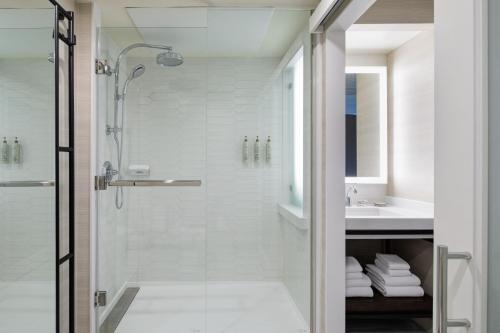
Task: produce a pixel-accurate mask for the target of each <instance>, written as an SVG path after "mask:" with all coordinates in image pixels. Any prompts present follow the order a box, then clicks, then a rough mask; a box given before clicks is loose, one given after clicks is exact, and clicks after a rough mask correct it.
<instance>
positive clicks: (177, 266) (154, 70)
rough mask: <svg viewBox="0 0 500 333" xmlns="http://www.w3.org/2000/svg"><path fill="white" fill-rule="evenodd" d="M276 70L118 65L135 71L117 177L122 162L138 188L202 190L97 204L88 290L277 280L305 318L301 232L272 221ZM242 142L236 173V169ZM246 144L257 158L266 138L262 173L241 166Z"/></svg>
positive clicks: (247, 64)
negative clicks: (141, 172) (143, 181)
mask: <svg viewBox="0 0 500 333" xmlns="http://www.w3.org/2000/svg"><path fill="white" fill-rule="evenodd" d="M108 43H109V41H108ZM110 49H113V47H112V46H110ZM110 53H111V54H114V53H116V52H113V51H111V52H110ZM279 61H280V59H277V58H250V59H242V58H220V59H216V58H187V59H186V60H185V63H184V64H183V65H182V66H179V67H175V68H166V69H163V68H159V67H158V66H157V65H156V62H155V60H154V58H133V57H129V58H128V59H127V62H128V63H127V68H128V70H130V68H131V67H133V66H134V65H136V64H138V63H142V64H144V65H146V72H145V74H144V75H143V76H141V77H140V78H138V79H136V80H134V81H133V82H132V83H131V84H130V86H129V92H128V95H127V100H126V117H125V135H126V139H125V149H124V161H123V168H124V169H123V170H124V175H125V176H126V177H132V176H131V175H128V174H127V171H126V170H127V167H128V165H130V164H147V165H149V166H150V167H151V175H150V177H149V178H150V179H201V180H202V182H203V185H202V186H201V187H189V188H178V187H177V188H132V189H125V204H124V207H123V208H122V210H120V211H117V210H116V209H115V208H114V191H107V192H103V193H101V194H100V196H101V199H100V206H101V207H102V209H101V213H100V222H99V224H100V231H99V237H100V238H101V239H100V241H99V244H100V249H99V253H100V254H99V261H100V265H99V267H100V272H99V279H100V281H99V284H100V285H101V286H103V288H104V289H105V290H107V291H108V293H110V296H111V297H113V296H114V295H116V292H117V291H118V290H119V288H120V287H121V286H122V285H123V283H125V282H126V281H129V282H134V281H137V282H142V283H144V282H148V281H149V282H156V281H158V282H163V281H205V280H209V281H258V280H286V281H285V282H286V286H287V287H288V288H289V289H294V290H291V292H290V293H291V295H292V297H293V299H294V301H295V302H296V303H300V304H299V305H298V306H299V308H300V310H301V312H302V315H303V316H304V317H308V306H309V301H308V292H309V289H308V288H309V287H308V286H309V280H308V278H307V274H309V257H308V254H309V248H308V246H309V236H308V235H309V233H307V232H306V233H305V234H296V233H297V230H296V229H289V226H288V225H287V227H288V229H287V228H285V227H284V223H286V222H283V221H281V220H280V217H279V215H278V211H277V204H278V202H279V201H280V195H281V193H282V189H281V187H282V179H281V178H282V129H283V110H282V98H283V97H282V92H281V89H282V82H281V80H280V78H279V77H278V78H276V77H273V74H275V70H276V68H277V66H278V64H279ZM128 70H124V71H123V72H122V73H123V74H124V75H123V76H126V75H127V74H128ZM99 84H100V88H99V90H100V94H101V95H102V96H101V97H100V98H99V101H100V103H101V105H100V110H106V109H107V110H108V113H107V115H106V114H105V113H104V112H100V114H99V117H100V119H99V121H100V125H99V131H100V133H99V138H100V140H102V141H103V143H102V144H100V150H101V152H100V158H101V159H102V161H104V160H106V159H111V161H112V162H113V163H114V164H116V154H115V152H114V149H115V148H114V145H113V142H112V139H111V138H110V137H106V136H105V134H104V125H105V123H106V118H107V119H108V121H111V119H112V89H111V88H112V78H104V77H102V79H101V78H99ZM105 95H107V96H108V97H107V98H104V96H105ZM106 100H107V101H106ZM245 135H246V136H248V138H249V146H250V156H251V160H250V161H249V162H248V163H243V162H242V151H241V148H242V142H243V138H244V136H245ZM256 136H259V138H260V142H261V150H262V154H261V156H262V157H263V156H264V148H265V142H266V139H267V136H271V140H272V161H271V163H266V162H265V161H264V160H263V159H262V160H261V161H260V162H259V163H256V162H255V161H253V160H252V156H253V155H252V150H253V149H252V148H253V143H254V141H255V138H256ZM284 251H288V254H285V253H284ZM123 262H126V263H127V265H124V266H122V265H123ZM287 263H288V264H287ZM286 265H290V266H289V267H285V266H286ZM303 265H305V266H304V267H302V266H303ZM123 267H126V268H127V272H126V273H124V272H123ZM285 274H286V277H285ZM300 279H302V280H300ZM299 280H300V281H299ZM306 286H307V287H306Z"/></svg>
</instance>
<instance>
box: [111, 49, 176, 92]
mask: <svg viewBox="0 0 500 333" xmlns="http://www.w3.org/2000/svg"><path fill="white" fill-rule="evenodd" d="M141 47H144V48H148V49H159V50H167V51H172V47H171V46H165V45H155V44H148V43H135V44H132V45H129V46H127V47H126V48H124V49H123V50H122V51H121V52H120V53H119V54H118V57H117V58H116V64H115V70H114V73H115V100H116V101H118V100H119V98H120V95H119V90H120V88H119V81H118V80H119V78H120V63H121V60H122V58H123V57H124V56H125V55H126V54H127V53H128V52H129V51H130V50H133V49H136V48H141Z"/></svg>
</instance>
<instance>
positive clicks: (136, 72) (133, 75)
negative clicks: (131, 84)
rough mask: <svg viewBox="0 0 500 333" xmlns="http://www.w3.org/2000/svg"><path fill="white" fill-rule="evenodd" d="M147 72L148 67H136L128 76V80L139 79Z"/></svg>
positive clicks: (141, 65) (140, 65)
mask: <svg viewBox="0 0 500 333" xmlns="http://www.w3.org/2000/svg"><path fill="white" fill-rule="evenodd" d="M145 71H146V66H144V65H143V64H139V65H136V66H134V68H132V70H131V71H130V74H129V75H128V79H130V80H133V79H137V78H138V77H139V76H141V75H142V74H144V72H145Z"/></svg>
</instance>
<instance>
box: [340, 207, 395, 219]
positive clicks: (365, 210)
mask: <svg viewBox="0 0 500 333" xmlns="http://www.w3.org/2000/svg"><path fill="white" fill-rule="evenodd" d="M345 215H346V217H354V216H361V217H362V216H366V217H372V216H388V217H389V216H403V214H402V213H401V212H398V211H397V210H395V209H394V208H392V209H391V208H389V207H359V206H358V207H346V209H345Z"/></svg>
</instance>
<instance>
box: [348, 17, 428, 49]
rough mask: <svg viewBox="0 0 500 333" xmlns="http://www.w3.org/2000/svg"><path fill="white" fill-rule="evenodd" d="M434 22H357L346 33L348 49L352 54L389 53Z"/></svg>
mask: <svg viewBox="0 0 500 333" xmlns="http://www.w3.org/2000/svg"><path fill="white" fill-rule="evenodd" d="M432 28H433V25H432V24H355V25H353V26H352V27H351V29H349V30H348V31H347V33H346V49H347V52H348V53H350V54H387V53H389V52H391V51H393V50H395V49H397V48H399V47H400V46H402V45H403V44H405V43H406V42H408V41H410V40H411V39H413V38H415V37H416V36H417V35H418V34H419V33H421V32H422V31H426V30H430V29H432Z"/></svg>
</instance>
